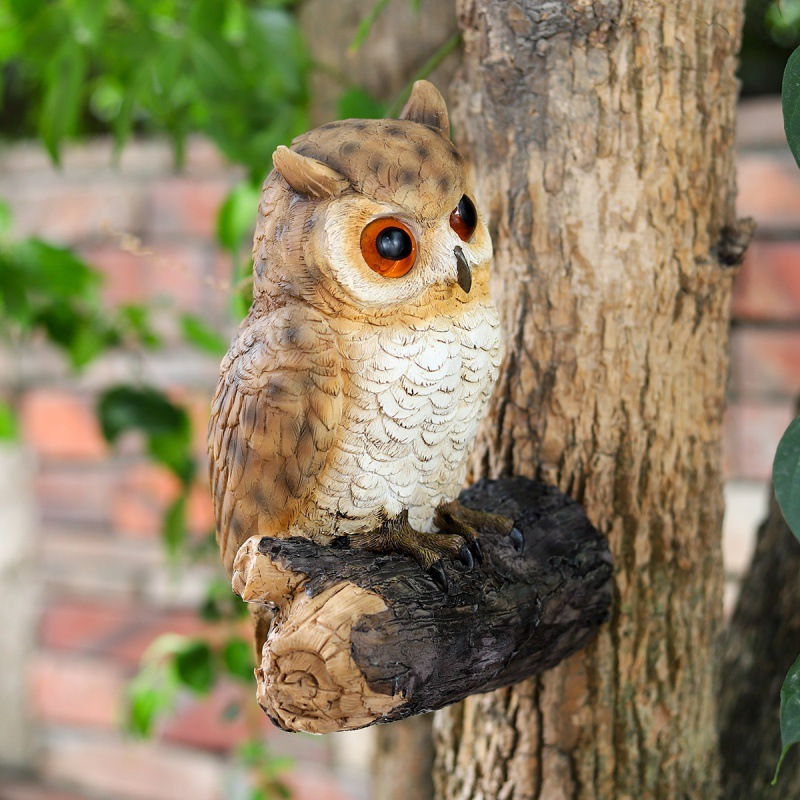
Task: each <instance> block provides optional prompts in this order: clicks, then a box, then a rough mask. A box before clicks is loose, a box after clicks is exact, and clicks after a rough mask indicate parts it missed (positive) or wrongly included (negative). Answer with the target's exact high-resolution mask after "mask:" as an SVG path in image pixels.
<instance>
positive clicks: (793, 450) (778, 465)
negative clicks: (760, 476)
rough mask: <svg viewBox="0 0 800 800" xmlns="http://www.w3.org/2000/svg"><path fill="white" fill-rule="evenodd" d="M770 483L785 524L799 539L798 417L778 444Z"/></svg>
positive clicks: (799, 436)
mask: <svg viewBox="0 0 800 800" xmlns="http://www.w3.org/2000/svg"><path fill="white" fill-rule="evenodd" d="M772 484H773V486H774V488H775V498H776V499H777V501H778V505H779V506H780V509H781V513H782V514H783V518H784V519H785V520H786V524H787V525H788V526H789V528H790V529H791V531H792V533H793V534H794V535H795V536H796V537H797V538H798V539H800V417H798V418H797V419H795V420H794V421H793V422H792V423H791V424H790V425H789V427H788V428H787V429H786V432H785V433H784V434H783V437H782V438H781V440H780V442H779V444H778V449H777V451H776V452H775V461H774V462H773V464H772Z"/></svg>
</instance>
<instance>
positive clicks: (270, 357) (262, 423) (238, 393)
mask: <svg viewBox="0 0 800 800" xmlns="http://www.w3.org/2000/svg"><path fill="white" fill-rule="evenodd" d="M342 384H343V381H342V363H341V358H340V356H339V351H338V348H337V347H336V343H335V341H334V335H333V334H332V332H331V329H330V326H329V325H328V323H327V321H326V320H325V318H324V317H323V316H322V315H321V314H319V313H318V312H316V311H314V310H312V309H310V308H309V307H308V306H305V305H299V304H297V305H295V304H291V305H287V306H283V307H282V308H277V309H274V310H272V311H270V312H268V313H267V314H266V315H264V316H262V317H261V318H259V319H255V320H254V319H253V317H252V316H251V318H250V324H249V325H247V326H246V327H244V328H243V329H242V331H241V332H240V334H239V337H238V339H237V340H236V342H235V343H234V344H233V346H232V347H231V350H230V351H229V353H228V355H227V356H226V357H225V359H224V361H223V362H222V367H221V375H220V380H219V383H218V384H217V390H216V393H215V395H214V399H213V401H212V408H211V420H210V422H209V429H208V447H209V455H210V464H209V469H210V477H211V490H212V495H213V501H214V513H215V516H216V520H217V532H218V538H219V545H220V552H221V555H222V560H223V563H224V564H225V567H226V569H227V570H228V572H230V571H231V568H232V564H233V559H234V557H235V555H236V551H237V549H238V548H239V546H240V545H241V543H242V542H243V541H244V540H245V539H247V538H248V537H249V536H251V535H254V534H256V533H260V534H262V535H272V536H280V535H286V531H287V530H288V528H289V525H290V523H291V522H292V520H294V518H295V517H296V516H297V513H298V507H299V505H300V504H301V503H302V502H303V500H304V499H305V498H307V497H308V495H309V494H310V493H311V492H312V491H313V489H314V486H315V484H316V481H317V478H318V476H319V473H320V471H321V470H322V467H323V466H324V463H325V459H326V456H327V453H328V451H329V449H330V447H331V445H332V444H333V442H334V440H335V438H336V436H337V429H338V426H339V421H340V419H341V415H342V402H343V397H342Z"/></svg>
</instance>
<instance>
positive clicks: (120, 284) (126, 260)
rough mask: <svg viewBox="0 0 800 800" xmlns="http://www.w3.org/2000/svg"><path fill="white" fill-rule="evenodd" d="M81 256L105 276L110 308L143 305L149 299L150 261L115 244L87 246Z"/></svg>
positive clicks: (105, 294)
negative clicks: (147, 285)
mask: <svg viewBox="0 0 800 800" xmlns="http://www.w3.org/2000/svg"><path fill="white" fill-rule="evenodd" d="M81 255H82V256H83V257H84V258H85V259H86V260H87V261H88V262H89V263H90V264H91V265H92V266H93V267H94V268H95V269H97V270H98V271H99V272H101V273H102V275H103V278H104V281H103V300H104V301H105V302H106V303H107V304H108V305H110V306H118V305H123V304H126V303H141V302H142V301H143V300H145V299H146V298H147V292H146V289H145V283H146V277H147V273H148V269H149V259H148V258H147V257H146V256H140V255H136V254H135V253H131V252H128V251H127V250H123V249H122V247H120V246H118V245H116V244H113V243H109V244H104V245H95V246H90V247H83V248H81Z"/></svg>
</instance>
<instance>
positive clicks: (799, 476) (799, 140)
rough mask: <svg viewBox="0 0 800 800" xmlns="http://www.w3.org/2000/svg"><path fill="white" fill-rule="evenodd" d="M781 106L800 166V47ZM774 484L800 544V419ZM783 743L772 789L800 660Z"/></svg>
mask: <svg viewBox="0 0 800 800" xmlns="http://www.w3.org/2000/svg"><path fill="white" fill-rule="evenodd" d="M798 24H800V10H798ZM782 103H783V121H784V128H785V130H786V140H787V141H788V143H789V147H790V148H791V150H792V153H793V154H794V157H795V160H796V161H797V164H798V166H800V47H799V48H797V50H795V51H794V53H792V55H791V56H790V58H789V61H788V63H787V64H786V71H785V73H784V77H783V97H782ZM772 484H773V487H774V489H775V499H776V500H777V501H778V506H779V507H780V509H781V513H782V514H783V518H784V520H785V521H786V524H787V525H788V527H789V529H790V530H791V531H792V533H793V534H794V535H795V537H796V538H797V539H799V540H800V417H797V419H795V420H794V421H793V422H792V423H791V424H790V425H789V427H788V428H787V429H786V432H785V433H784V434H783V436H782V437H781V441H780V442H779V444H778V449H777V451H776V452H775V460H774V462H773V465H772ZM781 742H782V745H783V751H782V752H781V755H780V759H779V760H778V765H777V767H776V768H775V777H774V778H773V779H772V783H773V785H774V784H775V783H776V782H777V780H778V773H779V772H780V768H781V764H782V763H783V759H784V757H785V756H786V753H787V751H788V750H789V748H790V747H791V746H792V744H794V743H796V742H800V658H798V659H797V661H795V663H794V665H793V666H792V668H791V669H790V670H789V673H788V675H787V676H786V679H785V680H784V682H783V687H782V688H781Z"/></svg>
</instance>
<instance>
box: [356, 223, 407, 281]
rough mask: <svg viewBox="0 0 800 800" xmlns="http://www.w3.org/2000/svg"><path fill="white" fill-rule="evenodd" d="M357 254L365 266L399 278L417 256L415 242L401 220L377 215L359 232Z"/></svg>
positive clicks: (385, 275) (387, 276)
mask: <svg viewBox="0 0 800 800" xmlns="http://www.w3.org/2000/svg"><path fill="white" fill-rule="evenodd" d="M361 255H363V256H364V261H366V262H367V266H368V267H369V268H370V269H371V270H374V271H375V272H377V273H378V274H379V275H383V277H384V278H401V277H402V276H403V275H405V274H406V273H408V271H409V270H410V269H411V267H413V266H414V262H415V261H416V260H417V244H416V242H415V241H414V236H413V234H412V233H411V231H410V230H409V229H408V228H407V227H406V226H405V225H403V223H402V222H400V221H399V220H396V219H392V218H391V217H381V218H380V219H374V220H372V222H370V223H369V224H368V225H367V227H366V228H364V230H363V231H362V232H361Z"/></svg>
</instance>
